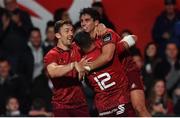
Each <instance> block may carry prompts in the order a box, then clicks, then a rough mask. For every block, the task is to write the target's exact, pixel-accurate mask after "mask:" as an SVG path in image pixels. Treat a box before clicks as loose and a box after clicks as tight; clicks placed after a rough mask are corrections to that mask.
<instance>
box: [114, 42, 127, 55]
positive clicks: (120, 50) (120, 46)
mask: <svg viewBox="0 0 180 118" xmlns="http://www.w3.org/2000/svg"><path fill="white" fill-rule="evenodd" d="M116 50H117V53H118V55H121V54H122V53H123V51H125V47H124V43H123V42H120V41H119V42H118V43H117V46H116Z"/></svg>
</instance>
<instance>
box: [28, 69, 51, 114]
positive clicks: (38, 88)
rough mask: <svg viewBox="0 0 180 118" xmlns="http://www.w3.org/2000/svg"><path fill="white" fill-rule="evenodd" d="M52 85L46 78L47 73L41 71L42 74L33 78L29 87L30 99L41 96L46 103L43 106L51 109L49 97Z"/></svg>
mask: <svg viewBox="0 0 180 118" xmlns="http://www.w3.org/2000/svg"><path fill="white" fill-rule="evenodd" d="M52 89H53V85H52V83H51V81H50V80H49V78H48V75H47V73H45V72H44V70H43V71H42V74H41V75H39V76H38V77H36V78H35V79H34V82H33V84H32V88H31V95H30V96H31V99H32V100H34V99H36V98H41V99H43V100H44V102H45V103H46V105H45V107H46V109H47V110H48V111H52V105H51V98H52Z"/></svg>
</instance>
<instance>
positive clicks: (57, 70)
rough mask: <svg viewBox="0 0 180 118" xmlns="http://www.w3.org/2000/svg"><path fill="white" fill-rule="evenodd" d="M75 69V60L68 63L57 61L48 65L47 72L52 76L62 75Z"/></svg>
mask: <svg viewBox="0 0 180 118" xmlns="http://www.w3.org/2000/svg"><path fill="white" fill-rule="evenodd" d="M73 69H74V62H72V63H69V64H67V65H58V64H57V63H54V62H53V63H50V64H49V65H47V72H48V74H49V76H50V77H51V78H56V77H61V76H64V75H66V74H67V73H68V72H70V71H72V70H73Z"/></svg>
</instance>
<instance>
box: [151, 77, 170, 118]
mask: <svg viewBox="0 0 180 118" xmlns="http://www.w3.org/2000/svg"><path fill="white" fill-rule="evenodd" d="M166 92H167V90H166V84H165V81H164V80H158V79H157V80H155V81H154V83H153V86H152V88H151V92H150V94H149V97H148V104H149V105H148V106H149V111H150V113H151V114H152V115H153V116H156V117H157V116H170V115H172V114H173V103H172V101H171V100H170V99H168V97H167V93H166Z"/></svg>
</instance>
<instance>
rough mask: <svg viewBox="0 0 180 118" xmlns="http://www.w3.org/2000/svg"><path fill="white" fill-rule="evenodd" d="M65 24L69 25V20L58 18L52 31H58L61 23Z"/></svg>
mask: <svg viewBox="0 0 180 118" xmlns="http://www.w3.org/2000/svg"><path fill="white" fill-rule="evenodd" d="M65 24H70V25H72V22H71V21H69V20H59V21H57V22H56V23H55V26H54V31H55V33H58V32H59V30H60V28H61V27H62V26H63V25H65Z"/></svg>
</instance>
